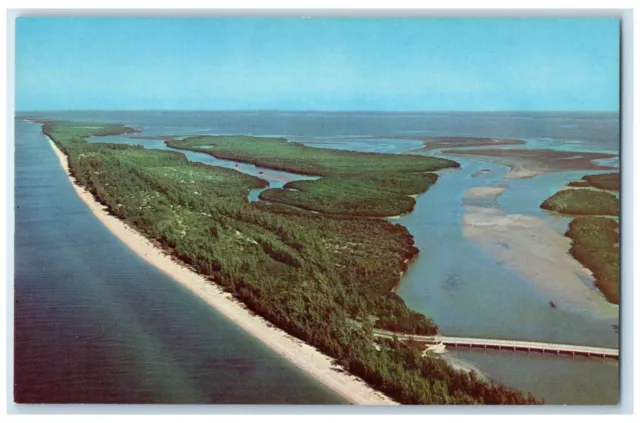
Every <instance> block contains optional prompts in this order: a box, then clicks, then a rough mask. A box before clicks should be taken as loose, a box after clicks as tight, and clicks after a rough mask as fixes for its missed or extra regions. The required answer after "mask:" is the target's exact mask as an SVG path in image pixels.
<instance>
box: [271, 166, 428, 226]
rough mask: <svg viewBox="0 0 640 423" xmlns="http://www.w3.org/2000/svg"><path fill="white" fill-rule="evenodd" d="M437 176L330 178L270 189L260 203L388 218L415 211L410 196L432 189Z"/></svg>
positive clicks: (370, 175) (377, 174) (373, 174)
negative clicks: (267, 202)
mask: <svg viewBox="0 0 640 423" xmlns="http://www.w3.org/2000/svg"><path fill="white" fill-rule="evenodd" d="M437 179H438V175H436V174H435V173H401V174H395V175H392V174H391V173H383V174H380V173H371V174H362V175H357V176H327V177H325V178H321V179H318V180H315V181H305V180H301V181H293V182H289V183H287V184H285V185H284V188H285V189H269V190H266V191H263V192H262V193H260V199H262V200H265V201H273V202H278V203H285V204H290V205H293V206H296V207H299V208H302V209H306V210H313V211H318V212H321V213H324V214H337V215H352V216H362V217H366V216H370V217H386V216H395V215H400V214H403V213H408V212H410V211H412V210H413V208H414V207H415V199H414V198H413V197H410V195H415V194H420V193H422V192H425V191H426V190H428V189H429V187H430V186H431V185H433V184H434V183H435V182H436V180H437Z"/></svg>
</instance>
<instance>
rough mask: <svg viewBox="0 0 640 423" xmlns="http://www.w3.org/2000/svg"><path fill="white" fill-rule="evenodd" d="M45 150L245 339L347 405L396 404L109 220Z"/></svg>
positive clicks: (141, 247)
mask: <svg viewBox="0 0 640 423" xmlns="http://www.w3.org/2000/svg"><path fill="white" fill-rule="evenodd" d="M45 137H46V138H47V140H48V141H49V145H50V146H51V148H52V149H53V151H54V152H55V154H56V156H57V157H58V160H59V161H60V165H61V166H62V168H63V169H64V171H65V173H66V174H67V176H68V178H69V181H70V182H71V185H72V186H73V189H74V190H75V191H76V194H77V195H78V197H80V199H81V200H82V201H83V202H84V203H85V204H86V205H87V206H88V207H89V209H90V210H91V212H92V213H93V214H94V215H95V216H96V217H97V218H98V220H100V222H101V223H102V224H103V225H104V226H105V227H106V228H107V229H109V231H110V232H111V233H112V234H113V235H114V236H116V237H117V238H118V239H119V240H120V241H122V242H123V243H124V244H125V245H126V246H127V247H129V249H131V250H132V251H133V252H134V253H136V254H137V255H138V256H139V257H140V258H142V259H144V260H145V261H147V262H148V263H150V264H151V265H153V266H155V267H156V268H158V269H159V270H161V271H162V272H163V273H165V274H167V275H168V276H169V277H171V278H172V279H173V280H175V281H176V282H177V283H179V284H181V285H182V286H184V287H185V288H187V289H188V290H189V291H191V292H192V293H193V294H195V295H197V296H198V297H200V298H201V299H203V300H204V301H206V302H207V303H208V304H209V305H210V306H212V307H214V308H215V309H216V310H217V311H218V312H220V313H221V314H223V315H224V316H225V317H227V318H228V319H229V320H231V321H232V322H233V323H234V324H236V325H237V326H239V327H240V328H242V329H243V330H245V331H246V332H247V333H248V334H250V335H251V336H253V337H255V338H256V339H258V340H259V341H261V342H262V343H263V344H264V345H266V346H268V347H269V348H271V349H272V350H273V351H275V352H276V353H278V354H280V355H281V356H282V357H284V358H285V359H287V360H288V361H290V362H291V363H293V364H295V365H296V366H297V367H298V368H300V369H301V370H303V371H305V372H306V373H307V374H309V375H311V376H312V377H314V378H315V379H316V380H318V381H319V382H321V383H322V384H323V385H325V386H326V387H328V388H330V389H331V390H333V391H334V392H336V393H337V394H338V395H340V396H341V397H343V398H344V399H345V400H347V401H349V402H350V403H352V404H356V405H394V404H397V403H396V402H395V401H393V400H392V399H390V398H389V397H387V396H386V395H384V394H383V393H381V392H379V391H376V390H375V389H373V388H371V387H370V386H369V385H367V384H366V383H365V382H364V381H363V380H361V379H360V378H357V377H355V376H353V375H351V374H349V373H346V372H345V371H344V370H342V369H340V368H339V367H336V366H334V365H333V364H332V363H333V359H332V358H331V357H329V356H327V355H325V354H322V353H321V352H319V351H318V350H316V349H315V348H314V347H312V346H310V345H308V344H305V343H304V342H302V341H301V340H299V339H297V338H295V337H293V336H291V335H289V334H287V333H286V332H285V331H283V330H281V329H279V328H277V327H275V326H274V325H272V324H270V323H268V322H267V321H266V320H264V319H263V318H261V317H260V316H258V315H256V314H254V313H252V312H251V311H250V310H248V309H247V308H246V307H245V306H244V305H243V304H242V303H240V302H239V301H237V300H235V299H234V298H233V297H232V296H231V295H230V294H228V293H226V292H224V291H223V290H222V289H221V288H220V287H218V286H216V285H214V284H212V283H211V282H209V281H208V280H207V279H206V278H204V277H203V276H201V275H199V274H198V273H196V272H194V271H193V270H191V269H189V268H188V267H186V266H185V265H183V264H182V263H179V262H177V261H175V260H174V259H173V258H172V257H171V256H169V255H167V254H166V253H165V252H164V251H162V250H161V249H159V248H158V247H156V246H155V245H153V243H152V242H151V241H150V240H149V239H147V238H146V237H144V236H143V235H142V234H140V233H139V232H138V231H136V230H135V229H133V228H132V227H131V226H129V225H127V224H126V223H124V222H123V221H121V220H120V219H118V218H117V217H115V216H112V215H110V214H109V213H107V212H106V210H105V209H104V206H103V205H102V204H100V203H99V202H97V201H96V200H95V199H94V197H93V195H91V193H89V192H88V191H86V190H85V188H84V187H82V186H80V185H78V184H77V183H76V181H74V179H73V177H71V175H69V166H68V159H67V156H66V155H65V154H64V153H63V152H62V151H61V150H60V149H59V148H58V147H57V146H56V145H55V143H54V142H53V141H52V140H51V139H50V138H49V137H47V136H45Z"/></svg>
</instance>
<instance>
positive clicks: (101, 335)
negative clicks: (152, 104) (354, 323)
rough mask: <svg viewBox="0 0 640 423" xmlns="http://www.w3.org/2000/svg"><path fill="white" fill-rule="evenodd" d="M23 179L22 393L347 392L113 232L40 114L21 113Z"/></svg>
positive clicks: (134, 398) (275, 398) (216, 399)
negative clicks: (75, 183)
mask: <svg viewBox="0 0 640 423" xmlns="http://www.w3.org/2000/svg"><path fill="white" fill-rule="evenodd" d="M15 188H16V191H15V192H16V197H15V202H16V235H15V285H14V287H15V303H14V307H15V350H14V351H15V368H14V371H15V381H16V385H15V398H16V400H17V401H19V402H38V403H40V402H47V403H49V402H62V403H67V402H75V403H77V402H83V403H105V402H106V403H109V402H116V403H265V404H273V403H275V404H280V403H282V404H340V403H344V401H343V400H342V399H341V398H340V397H338V396H337V395H336V394H335V393H333V392H332V391H330V390H329V389H327V388H325V387H324V386H323V385H321V384H320V383H318V382H317V381H315V380H314V379H312V378H311V377H310V376H308V375H307V374H306V373H304V372H302V371H301V370H299V369H298V368H297V367H295V366H294V365H292V364H290V363H289V362H288V361H286V360H285V359H283V358H282V357H280V356H279V355H277V354H275V353H274V352H272V351H271V350H270V349H268V348H267V347H266V346H264V345H263V344H261V343H260V342H259V341H257V340H256V339H254V338H253V337H251V336H249V335H248V334H247V333H245V332H244V331H243V330H241V329H240V328H238V327H237V326H236V325H234V324H233V323H232V322H231V321H229V320H227V319H226V318H225V317H224V316H222V315H220V314H218V313H217V312H216V311H215V310H213V309H212V308H211V307H210V306H209V305H208V304H206V303H205V302H204V301H203V300H201V299H200V298H198V297H196V296H195V295H193V294H192V293H190V292H189V291H187V290H186V289H184V288H182V287H181V286H180V285H179V284H178V283H176V282H175V281H173V280H172V279H170V278H169V277H168V276H166V275H164V274H163V273H162V272H160V271H159V270H157V269H156V268H155V267H153V266H152V265H150V264H148V263H147V262H145V261H143V260H142V259H140V258H138V256H137V255H135V254H133V253H132V252H131V250H129V249H128V248H127V247H126V246H125V245H124V244H122V243H121V242H120V241H119V240H118V239H117V238H115V236H113V235H112V234H111V233H110V232H109V231H108V230H107V229H106V228H105V227H104V226H103V225H102V224H101V223H100V222H99V221H98V220H97V219H96V218H95V216H94V215H93V214H92V213H91V211H90V210H89V209H88V207H87V206H86V205H85V204H84V203H83V202H82V200H80V198H78V196H77V195H76V193H75V192H74V190H73V188H72V186H71V183H70V182H69V180H68V178H67V176H66V175H65V173H64V171H63V169H62V168H61V166H60V163H59V162H58V159H57V157H56V156H55V154H54V152H53V150H52V149H51V148H50V146H49V144H48V141H47V140H46V138H45V137H44V136H43V135H42V133H41V132H40V126H39V125H34V124H28V123H24V122H16V162H15Z"/></svg>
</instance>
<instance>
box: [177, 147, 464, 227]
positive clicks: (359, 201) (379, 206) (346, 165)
mask: <svg viewBox="0 0 640 423" xmlns="http://www.w3.org/2000/svg"><path fill="white" fill-rule="evenodd" d="M167 145H169V146H170V147H174V148H178V149H184V150H192V151H198V152H202V153H206V154H210V155H213V156H215V157H218V158H221V159H228V160H235V161H240V162H249V163H253V164H255V165H258V166H264V167H268V168H271V169H278V170H285V171H288V172H294V173H298V174H306V175H319V176H324V178H321V179H318V180H311V181H295V182H290V183H288V184H286V185H285V186H284V187H283V188H282V189H280V188H277V189H270V190H267V191H264V192H263V193H261V194H260V198H261V199H262V200H265V201H272V202H278V203H284V204H289V205H292V206H295V207H298V208H301V209H305V210H312V211H318V212H321V213H325V214H335V215H350V216H360V217H385V216H395V215H400V214H404V213H408V212H410V211H412V210H413V208H414V207H415V199H414V198H413V197H410V195H416V194H421V193H423V192H425V191H426V190H428V189H429V187H430V186H431V185H432V184H433V183H435V181H436V180H437V175H435V174H432V173H427V172H431V171H434V170H438V169H442V168H446V167H457V166H459V165H458V163H456V162H454V161H451V160H445V159H439V158H435V157H425V156H411V155H402V154H379V153H360V152H353V151H342V150H331V149H322V148H311V147H306V146H304V145H302V144H299V143H293V142H288V141H287V140H286V139H284V138H267V137H247V136H217V137H213V136H201V137H188V138H186V139H184V140H175V139H174V140H169V141H167Z"/></svg>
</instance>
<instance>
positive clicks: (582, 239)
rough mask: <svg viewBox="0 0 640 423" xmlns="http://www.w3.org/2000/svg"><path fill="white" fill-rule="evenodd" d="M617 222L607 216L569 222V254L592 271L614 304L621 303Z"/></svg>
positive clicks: (597, 283)
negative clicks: (570, 244)
mask: <svg viewBox="0 0 640 423" xmlns="http://www.w3.org/2000/svg"><path fill="white" fill-rule="evenodd" d="M618 229H619V226H618V222H616V221H615V220H613V219H610V218H607V217H600V216H581V217H578V218H576V219H574V220H573V221H572V222H571V224H570V225H569V231H568V232H567V236H568V237H569V238H571V239H572V240H573V245H572V247H571V254H572V255H573V256H574V257H575V258H576V259H577V260H578V261H579V262H580V263H582V264H584V265H585V267H587V268H588V269H590V270H591V271H592V272H593V276H594V278H595V280H596V286H597V287H598V289H600V291H601V292H602V294H603V295H604V296H605V298H606V299H607V300H608V301H609V302H612V303H614V304H619V302H620V244H619V234H618Z"/></svg>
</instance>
